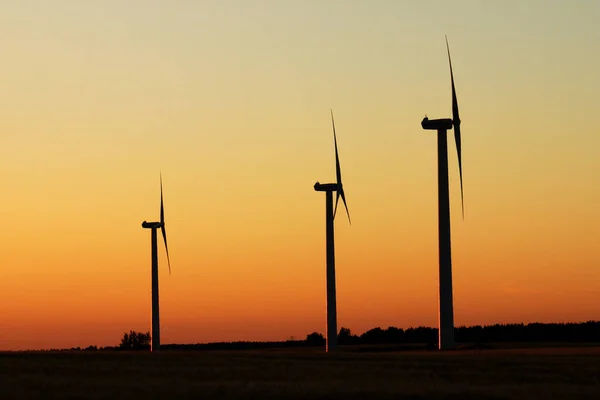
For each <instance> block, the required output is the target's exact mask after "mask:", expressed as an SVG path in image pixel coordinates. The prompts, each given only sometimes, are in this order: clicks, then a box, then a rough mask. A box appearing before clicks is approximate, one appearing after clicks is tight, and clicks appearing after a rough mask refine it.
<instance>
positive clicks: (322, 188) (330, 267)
mask: <svg viewBox="0 0 600 400" xmlns="http://www.w3.org/2000/svg"><path fill="white" fill-rule="evenodd" d="M331 125H332V127H333V143H334V145H335V174H336V183H324V184H320V183H319V182H317V183H315V186H314V187H315V190H316V191H317V192H325V224H326V236H327V348H326V350H327V351H332V350H334V349H335V347H336V345H337V306H336V294H335V251H334V245H333V221H334V219H335V215H336V212H337V205H338V200H339V199H340V197H341V198H342V201H343V202H344V207H345V208H346V214H347V215H348V221H349V222H350V224H352V221H350V212H349V211H348V205H347V204H346V196H345V195H344V187H343V186H342V171H341V169H340V158H339V155H338V149H337V137H336V134H335V122H334V120H333V111H331ZM333 192H336V193H337V195H336V199H335V208H334V207H333Z"/></svg>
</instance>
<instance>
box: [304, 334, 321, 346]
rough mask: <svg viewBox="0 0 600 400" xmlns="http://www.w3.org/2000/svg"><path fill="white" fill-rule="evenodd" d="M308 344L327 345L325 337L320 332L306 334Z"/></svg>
mask: <svg viewBox="0 0 600 400" xmlns="http://www.w3.org/2000/svg"><path fill="white" fill-rule="evenodd" d="M306 344H307V345H309V346H325V337H324V336H323V335H321V334H320V333H318V332H313V333H309V334H308V335H306Z"/></svg>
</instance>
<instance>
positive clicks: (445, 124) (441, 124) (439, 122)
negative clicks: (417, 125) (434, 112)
mask: <svg viewBox="0 0 600 400" xmlns="http://www.w3.org/2000/svg"><path fill="white" fill-rule="evenodd" d="M452 124H453V122H452V119H450V118H441V119H429V118H427V117H425V118H423V121H421V126H422V127H423V129H427V130H432V131H448V130H450V129H452Z"/></svg>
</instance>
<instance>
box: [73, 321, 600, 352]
mask: <svg viewBox="0 0 600 400" xmlns="http://www.w3.org/2000/svg"><path fill="white" fill-rule="evenodd" d="M454 332H455V341H456V342H457V344H458V345H461V344H464V345H478V346H483V347H485V345H486V344H490V343H502V342H512V343H532V342H539V343H543V342H546V343H597V342H600V321H588V322H581V323H552V324H544V323H531V324H506V325H500V324H496V325H487V326H479V325H478V326H469V327H466V326H460V327H456V328H455V329H454ZM437 340H438V330H437V328H429V327H417V328H408V329H401V328H395V327H393V326H390V327H388V328H387V329H382V328H379V327H378V328H373V329H371V330H368V331H366V332H364V333H363V334H361V335H354V334H353V333H352V331H351V330H350V329H348V328H341V329H340V332H339V334H338V345H340V346H359V345H369V346H362V347H373V346H374V345H388V346H389V345H394V348H401V347H403V346H402V345H406V347H411V348H414V347H426V348H436V347H437ZM149 343H150V334H149V333H138V332H134V331H131V332H130V333H129V334H128V333H125V334H124V335H123V339H122V340H121V345H120V346H118V347H103V348H97V347H96V346H89V347H87V348H79V347H77V348H73V349H71V350H122V349H129V350H134V349H147V348H149V346H150V345H149ZM418 345H421V346H418ZM319 346H325V338H324V337H323V335H322V334H321V333H318V332H313V333H310V334H308V335H307V336H306V338H305V339H304V340H294V339H289V340H286V341H278V342H245V341H239V342H216V343H198V344H162V345H161V349H165V350H220V349H223V350H227V349H229V350H234V349H267V348H289V347H319Z"/></svg>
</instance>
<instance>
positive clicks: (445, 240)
mask: <svg viewBox="0 0 600 400" xmlns="http://www.w3.org/2000/svg"><path fill="white" fill-rule="evenodd" d="M446 50H447V51H448V63H449V64H450V81H451V83H452V119H450V118H444V119H432V120H430V119H429V118H427V117H425V118H424V119H423V121H421V126H422V127H423V129H428V130H435V131H437V148H438V228H439V257H440V275H439V302H440V306H439V307H440V310H439V312H440V315H439V318H440V319H439V344H438V346H439V349H440V350H445V349H450V348H452V347H454V309H453V304H452V255H451V251H450V248H451V245H450V198H449V192H448V142H447V135H446V132H447V131H448V130H449V129H452V128H454V140H455V141H456V153H457V154H458V171H459V174H460V198H461V205H462V216H463V219H464V217H465V207H464V200H463V182H462V155H461V142H460V118H459V116H458V101H457V100H456V89H455V88H454V74H453V73H452V60H451V59H450V47H449V46H448V38H447V37H446Z"/></svg>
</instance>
